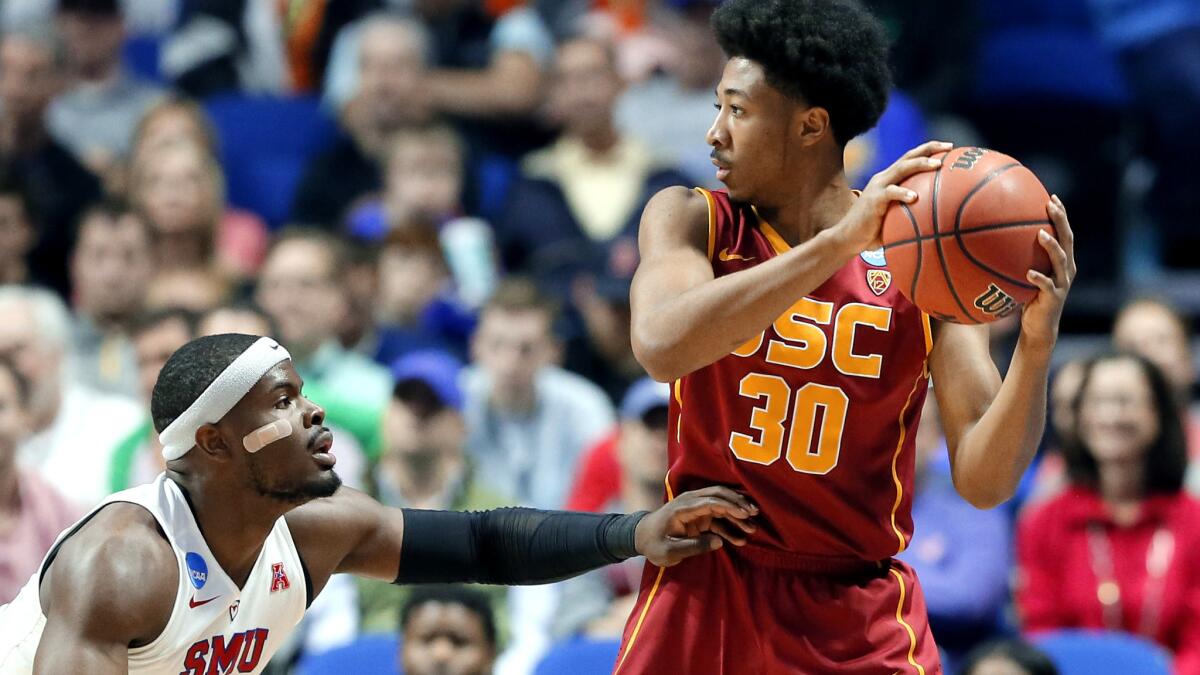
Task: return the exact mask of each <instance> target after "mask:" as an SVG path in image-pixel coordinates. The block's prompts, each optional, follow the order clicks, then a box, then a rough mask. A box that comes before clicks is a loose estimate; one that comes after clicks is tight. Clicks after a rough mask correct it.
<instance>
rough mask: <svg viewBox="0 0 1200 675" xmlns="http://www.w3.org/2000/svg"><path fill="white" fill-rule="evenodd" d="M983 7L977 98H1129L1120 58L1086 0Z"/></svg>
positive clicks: (991, 0) (1117, 101)
mask: <svg viewBox="0 0 1200 675" xmlns="http://www.w3.org/2000/svg"><path fill="white" fill-rule="evenodd" d="M979 13H980V23H981V28H982V30H981V43H980V44H979V47H978V52H977V54H976V62H975V76H974V77H973V78H972V79H973V81H974V83H975V85H974V97H975V98H976V100H978V101H981V102H984V103H988V102H993V101H1012V100H1022V99H1026V98H1035V99H1038V98H1040V99H1050V100H1059V101H1063V100H1065V101H1078V102H1082V103H1087V104H1089V105H1095V106H1102V107H1111V108H1120V107H1122V106H1124V105H1126V104H1127V103H1128V101H1129V92H1128V91H1127V89H1126V87H1125V84H1124V81H1123V79H1122V74H1121V72H1120V68H1119V67H1118V65H1117V61H1116V58H1115V57H1114V56H1113V55H1112V54H1111V53H1109V52H1108V51H1107V50H1106V49H1105V48H1104V45H1102V44H1101V42H1100V39H1099V37H1098V36H1097V35H1096V33H1095V30H1094V29H1093V27H1092V25H1091V21H1090V15H1089V10H1088V7H1087V3H1086V2H1085V0H1058V1H1057V2H1044V0H983V1H982V2H981V3H980V9H979Z"/></svg>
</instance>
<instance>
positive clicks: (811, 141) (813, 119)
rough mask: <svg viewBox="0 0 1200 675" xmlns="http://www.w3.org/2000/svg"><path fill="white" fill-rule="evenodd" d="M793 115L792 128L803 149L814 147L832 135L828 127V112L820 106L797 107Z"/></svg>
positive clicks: (831, 130)
mask: <svg viewBox="0 0 1200 675" xmlns="http://www.w3.org/2000/svg"><path fill="white" fill-rule="evenodd" d="M793 115H794V118H793V120H794V128H795V129H796V134H797V136H799V138H800V143H801V145H803V146H804V147H809V146H812V145H816V144H817V143H818V142H820V141H821V140H822V139H824V138H825V137H826V136H829V135H832V134H833V129H832V128H831V127H830V126H829V111H828V110H826V109H824V108H822V107H820V106H809V107H801V106H797V108H796V112H795V113H793Z"/></svg>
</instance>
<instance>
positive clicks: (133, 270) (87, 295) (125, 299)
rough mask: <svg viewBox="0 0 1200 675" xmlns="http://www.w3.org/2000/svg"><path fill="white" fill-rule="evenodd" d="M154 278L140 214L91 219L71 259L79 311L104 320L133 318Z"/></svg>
mask: <svg viewBox="0 0 1200 675" xmlns="http://www.w3.org/2000/svg"><path fill="white" fill-rule="evenodd" d="M152 273H153V266H152V263H151V254H150V238H149V234H148V232H147V230H146V227H145V225H144V224H143V223H142V222H141V221H140V220H139V218H138V216H137V215H135V214H133V213H125V214H122V215H121V216H120V217H119V218H117V219H116V220H113V219H112V217H111V216H110V214H107V213H100V212H94V213H92V214H91V215H89V216H87V218H86V219H85V220H84V222H83V223H82V226H81V228H80V231H79V241H78V243H76V245H75V253H74V255H73V256H72V258H71V277H72V281H73V290H74V292H75V302H76V306H77V307H78V309H79V310H81V311H82V312H84V313H86V314H89V315H91V316H92V317H94V318H96V319H97V320H101V321H105V320H120V319H124V318H127V317H129V316H131V315H133V314H134V313H135V312H137V311H138V310H140V309H141V307H142V303H143V301H144V300H145V296H146V287H147V284H148V282H149V280H150V277H151V274H152Z"/></svg>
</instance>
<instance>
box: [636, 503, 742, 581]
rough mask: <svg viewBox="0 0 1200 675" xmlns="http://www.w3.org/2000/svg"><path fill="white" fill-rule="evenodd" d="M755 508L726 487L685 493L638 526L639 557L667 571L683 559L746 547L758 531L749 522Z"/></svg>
mask: <svg viewBox="0 0 1200 675" xmlns="http://www.w3.org/2000/svg"><path fill="white" fill-rule="evenodd" d="M756 515H758V507H757V506H755V505H754V504H752V503H751V502H750V500H748V499H746V497H744V496H742V495H740V494H738V493H737V492H734V491H733V490H730V489H729V488H727V487H721V486H715V487H708V488H704V489H702V490H694V491H692V492H684V493H683V494H681V495H679V496H678V497H676V498H675V499H672V500H671V501H669V502H667V503H666V504H665V505H663V506H662V507H660V508H659V509H657V510H655V511H653V512H651V513H650V514H648V515H647V516H646V517H645V518H642V521H641V522H640V523H638V526H637V531H636V532H635V534H634V541H635V544H636V546H637V550H638V553H640V554H642V555H644V556H646V559H647V560H649V561H650V562H651V563H653V564H654V565H657V566H659V567H670V566H672V565H674V564H676V563H678V562H680V561H682V560H684V559H685V558H690V557H692V556H694V555H699V554H701V553H705V552H707V551H715V550H716V549H718V548H721V547H722V546H723V545H724V544H725V542H729V543H731V544H733V545H735V546H742V545H744V544H745V543H746V538H747V536H749V535H751V534H754V531H755V530H756V529H757V527H756V526H755V524H754V523H753V522H752V521H751V520H750V519H751V518H752V517H754V516H756Z"/></svg>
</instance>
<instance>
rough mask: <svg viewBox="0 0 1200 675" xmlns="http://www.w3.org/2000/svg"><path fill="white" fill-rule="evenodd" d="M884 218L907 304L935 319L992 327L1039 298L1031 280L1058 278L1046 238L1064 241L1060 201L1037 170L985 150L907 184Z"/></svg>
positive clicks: (959, 156)
mask: <svg viewBox="0 0 1200 675" xmlns="http://www.w3.org/2000/svg"><path fill="white" fill-rule="evenodd" d="M902 185H904V187H907V188H909V189H911V190H913V191H914V192H916V193H917V194H918V195H919V199H918V200H917V202H916V203H915V204H903V203H901V202H893V203H892V205H891V207H890V208H889V209H888V212H887V215H886V216H885V218H884V221H883V244H884V248H885V249H886V251H887V264H888V269H889V270H890V271H891V273H892V277H893V281H894V283H896V284H898V285H899V287H900V290H901V292H903V293H904V295H905V297H907V298H908V299H909V300H911V301H912V303H913V304H915V305H916V306H917V307H919V308H921V310H923V311H925V312H926V313H928V314H929V315H930V316H932V317H933V318H935V319H941V320H943V321H953V322H955V323H967V324H976V323H986V322H988V321H995V320H996V319H999V318H1001V317H1004V316H1008V315H1009V314H1011V313H1013V312H1014V311H1016V310H1017V309H1019V308H1020V307H1021V306H1022V305H1024V304H1025V303H1027V302H1029V301H1030V300H1032V299H1033V298H1034V296H1036V295H1037V291H1038V289H1037V286H1034V285H1033V284H1031V283H1029V280H1028V279H1027V278H1026V276H1025V275H1026V273H1027V272H1028V271H1029V270H1031V269H1034V270H1038V271H1039V272H1042V273H1043V274H1046V275H1051V274H1052V267H1051V265H1050V256H1048V255H1047V254H1046V251H1045V249H1043V248H1042V246H1041V244H1039V243H1038V239H1037V237H1038V231H1039V230H1046V231H1047V232H1049V233H1050V234H1051V235H1053V234H1054V225H1053V224H1052V223H1051V222H1050V217H1049V216H1048V215H1047V214H1046V203H1047V202H1049V201H1050V196H1049V195H1048V194H1047V193H1046V188H1044V187H1042V183H1041V181H1039V180H1038V179H1037V176H1035V175H1033V172H1032V171H1030V170H1029V169H1026V168H1025V167H1024V166H1022V165H1021V163H1020V162H1018V161H1017V160H1015V159H1013V158H1012V157H1009V156H1008V155H1004V154H1001V153H999V152H995V151H994V150H987V149H985V148H970V147H967V148H954V149H953V150H951V151H949V152H947V153H945V154H944V155H943V156H942V166H941V168H940V169H938V170H937V171H926V172H923V173H919V174H917V175H915V176H913V177H912V178H909V179H908V180H906V181H904V183H902Z"/></svg>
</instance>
